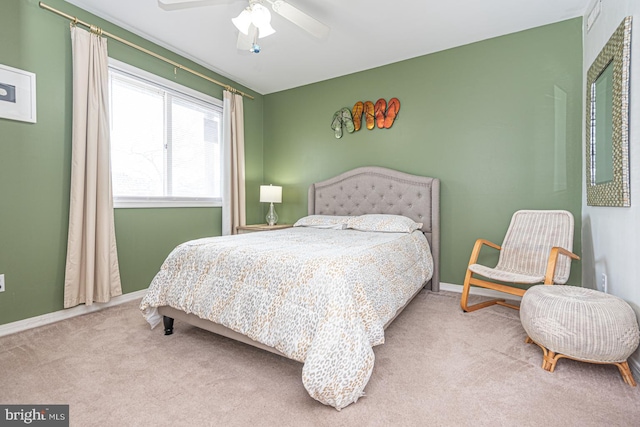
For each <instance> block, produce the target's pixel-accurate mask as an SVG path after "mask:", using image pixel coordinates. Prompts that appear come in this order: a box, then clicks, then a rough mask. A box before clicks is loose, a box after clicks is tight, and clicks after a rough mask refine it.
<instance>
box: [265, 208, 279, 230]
mask: <svg viewBox="0 0 640 427" xmlns="http://www.w3.org/2000/svg"><path fill="white" fill-rule="evenodd" d="M266 220H267V224H269V225H276V224H277V223H278V214H277V213H276V208H274V207H273V203H271V204H270V205H269V213H267V216H266Z"/></svg>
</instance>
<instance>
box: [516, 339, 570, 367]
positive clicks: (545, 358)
mask: <svg viewBox="0 0 640 427" xmlns="http://www.w3.org/2000/svg"><path fill="white" fill-rule="evenodd" d="M524 342H526V343H527V344H536V345H537V346H538V347H540V348H541V349H542V369H544V370H545V371H549V372H553V371H554V370H555V369H556V363H557V362H558V359H559V358H560V357H561V355H560V354H558V355H556V353H555V352H553V351H551V350H548V349H547V348H546V347H545V346H543V345H540V344H538V343H537V342H535V341H534V340H532V339H531V338H530V337H529V336H527V338H526V339H525V340H524Z"/></svg>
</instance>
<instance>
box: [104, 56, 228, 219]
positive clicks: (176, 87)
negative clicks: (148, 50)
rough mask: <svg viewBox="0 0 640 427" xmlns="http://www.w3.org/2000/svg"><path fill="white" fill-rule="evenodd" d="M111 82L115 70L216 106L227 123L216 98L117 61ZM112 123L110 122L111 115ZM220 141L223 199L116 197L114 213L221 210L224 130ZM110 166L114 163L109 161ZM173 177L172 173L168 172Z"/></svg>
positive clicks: (112, 63) (112, 62)
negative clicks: (207, 208) (192, 209)
mask: <svg viewBox="0 0 640 427" xmlns="http://www.w3.org/2000/svg"><path fill="white" fill-rule="evenodd" d="M108 67H109V78H110V77H111V70H112V69H113V70H116V72H118V73H122V74H125V75H128V76H130V77H133V78H134V79H138V80H142V81H146V82H149V83H150V84H152V85H154V86H156V87H158V88H161V89H162V90H165V91H167V92H169V93H174V94H177V95H178V96H181V97H182V98H192V99H193V101H194V102H195V103H200V104H202V103H204V104H209V105H213V106H214V107H217V108H219V109H220V118H221V120H220V123H221V125H222V124H223V123H224V108H223V102H222V100H220V99H217V98H214V97H212V96H210V95H206V94H204V93H202V92H199V91H196V90H194V89H191V88H189V87H187V86H183V85H181V84H179V83H176V82H173V81H171V80H168V79H165V78H163V77H160V76H158V75H155V74H153V73H150V72H148V71H145V70H142V69H140V68H137V67H134V66H133V65H130V64H127V63H125V62H122V61H118V60H117V59H113V58H111V57H110V58H109V64H108ZM109 90H111V84H109ZM109 108H110V109H111V108H112V104H111V94H110V99H109ZM109 119H110V120H111V114H110V117H109ZM221 131H222V133H221V140H220V165H219V167H220V197H176V196H153V197H152V196H116V195H115V194H114V195H113V207H114V209H122V208H125V209H126V208H176V207H181V208H188V207H222V205H223V195H224V186H225V182H226V177H225V176H224V173H223V172H224V167H223V162H224V160H223V158H222V157H223V153H224V129H223V128H222V129H221ZM167 150H168V154H169V155H170V154H171V147H168V148H167ZM109 155H111V149H109ZM110 165H111V161H110ZM166 172H167V173H168V174H171V173H172V172H171V170H167V171H166Z"/></svg>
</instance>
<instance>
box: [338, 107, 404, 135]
mask: <svg viewBox="0 0 640 427" xmlns="http://www.w3.org/2000/svg"><path fill="white" fill-rule="evenodd" d="M399 111H400V101H399V100H398V98H391V99H390V100H389V102H387V101H386V100H385V99H383V98H380V99H378V100H377V101H376V103H375V104H374V103H373V102H371V101H364V102H362V101H358V102H356V103H355V105H354V106H353V108H352V109H349V108H348V107H344V108H341V109H339V110H338V111H336V112H335V113H334V114H333V119H332V120H331V129H333V131H334V134H335V137H336V138H342V134H343V129H346V131H347V132H348V133H353V132H357V131H359V130H360V129H361V128H362V124H363V118H364V125H365V127H366V128H367V129H369V130H372V129H373V128H374V127H376V126H377V127H378V128H379V129H389V128H390V127H391V126H393V122H394V121H395V120H396V119H397V118H398V113H399Z"/></svg>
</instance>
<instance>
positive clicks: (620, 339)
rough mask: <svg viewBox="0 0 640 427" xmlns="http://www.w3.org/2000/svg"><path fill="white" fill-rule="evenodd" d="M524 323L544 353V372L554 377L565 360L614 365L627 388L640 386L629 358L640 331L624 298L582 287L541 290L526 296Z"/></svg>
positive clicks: (536, 288)
mask: <svg viewBox="0 0 640 427" xmlns="http://www.w3.org/2000/svg"><path fill="white" fill-rule="evenodd" d="M520 320H521V322H522V326H523V327H524V330H525V331H526V332H527V335H528V337H527V340H526V342H527V343H535V344H538V345H539V346H540V347H541V348H542V351H543V361H542V368H543V369H545V370H547V371H550V372H553V371H554V369H555V366H556V363H557V362H558V359H560V358H562V357H566V358H569V359H574V360H579V361H582V362H590V363H603V364H613V365H616V366H617V367H618V369H619V370H620V374H621V375H622V379H623V380H624V381H625V382H626V383H627V384H629V385H631V386H635V385H636V382H635V381H634V379H633V375H632V373H631V370H630V369H629V365H628V363H627V358H628V357H629V356H630V355H631V353H633V352H634V351H635V350H636V348H638V343H639V342H640V331H639V330H638V321H637V319H636V315H635V313H634V311H633V309H632V308H631V307H630V306H629V304H627V303H626V302H625V301H624V300H622V299H621V298H618V297H616V296H613V295H609V294H605V293H603V292H599V291H594V290H592V289H585V288H580V287H576V286H563V285H554V286H549V285H536V286H532V287H531V288H529V289H528V290H527V292H525V294H524V296H523V297H522V302H521V305H520Z"/></svg>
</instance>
